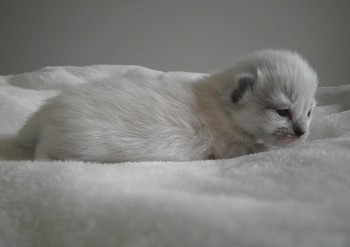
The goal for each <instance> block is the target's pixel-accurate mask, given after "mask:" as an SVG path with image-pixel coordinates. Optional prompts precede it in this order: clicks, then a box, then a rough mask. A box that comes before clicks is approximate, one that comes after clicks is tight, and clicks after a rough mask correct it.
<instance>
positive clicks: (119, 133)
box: [18, 50, 318, 162]
mask: <svg viewBox="0 0 350 247" xmlns="http://www.w3.org/2000/svg"><path fill="white" fill-rule="evenodd" d="M317 84H318V82H317V75H316V73H315V72H314V71H313V69H312V68H311V67H310V66H309V65H308V63H307V62H306V61H305V60H304V59H303V58H301V57H300V56H299V55H298V54H296V53H292V52H289V51H280V50H265V51H258V52H255V53H252V54H250V55H248V56H245V57H242V58H241V59H239V60H238V61H237V62H236V63H235V64H234V65H233V67H231V68H229V69H226V70H224V71H221V72H219V73H215V74H212V75H208V76H203V77H202V78H201V79H199V80H195V81H190V82H179V81H175V80H169V81H166V82H162V83H160V82H158V81H150V80H146V78H145V80H144V81H137V82H133V81H129V80H127V79H121V80H119V81H116V82H99V83H90V84H86V85H82V86H80V87H78V88H73V89H71V90H69V91H66V92H63V93H62V94H60V95H59V96H57V97H55V98H53V99H51V100H49V101H48V102H47V103H46V104H44V105H43V106H42V108H41V109H39V111H38V112H36V113H35V114H33V116H32V117H31V118H30V119H29V120H28V121H27V123H26V124H25V125H24V127H23V128H22V129H21V130H20V131H19V133H18V138H19V141H20V143H21V144H22V145H24V146H26V147H35V158H36V159H59V160H65V159H70V160H83V161H95V162H123V161H156V160H162V161H165V160H169V161H186V160H203V159H223V158H231V157H235V156H239V155H244V154H250V153H255V152H260V151H264V150H267V149H268V147H270V146H286V145H291V144H297V143H299V142H302V141H304V140H305V138H306V137H307V135H308V133H309V123H310V120H311V115H312V110H313V108H314V107H315V99H314V95H315V92H316V88H317Z"/></svg>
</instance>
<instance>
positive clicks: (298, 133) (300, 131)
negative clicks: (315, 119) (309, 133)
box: [294, 126, 305, 137]
mask: <svg viewBox="0 0 350 247" xmlns="http://www.w3.org/2000/svg"><path fill="white" fill-rule="evenodd" d="M294 133H295V135H296V136H297V137H300V136H302V135H304V134H305V130H303V129H302V128H300V127H298V126H296V127H294Z"/></svg>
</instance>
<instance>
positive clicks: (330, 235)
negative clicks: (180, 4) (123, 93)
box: [0, 65, 350, 247]
mask: <svg viewBox="0 0 350 247" xmlns="http://www.w3.org/2000/svg"><path fill="white" fill-rule="evenodd" d="M198 76H200V74H195V73H184V72H168V73H163V72H160V71H154V70H150V69H146V68H142V67H136V66H110V65H108V66H107V65H99V66H89V67H50V68H44V69H41V70H39V71H35V72H32V73H25V74H19V75H13V76H3V77H0V159H1V161H0V246H16V247H17V246H18V247H20V246H36V247H37V246H39V247H40V246H45V247H46V246H60V247H61V246H152V247H154V246H201V247H203V246H259V247H262V246H291V247H295V246H315V247H316V246H317V247H320V246H327V247H329V246H333V247H335V246H344V247H345V246H350V235H349V233H350V213H349V212H350V111H349V109H350V85H344V86H336V87H323V88H319V90H318V92H317V100H318V107H317V108H316V111H315V116H314V119H313V122H312V124H311V134H310V136H309V139H308V142H307V143H305V144H302V145H300V146H296V147H290V148H286V149H280V150H274V151H270V152H266V153H259V154H254V155H247V156H242V157H238V158H234V159H228V160H210V161H196V162H140V163H121V164H108V165H106V164H95V163H83V162H76V161H64V162H59V161H54V162H45V161H40V162H39V161H30V159H31V158H32V153H31V152H30V151H27V150H22V149H20V148H19V147H17V146H16V144H15V139H14V137H15V134H16V132H17V130H18V129H19V128H20V127H21V126H22V125H23V124H24V121H25V120H26V119H27V117H28V116H29V115H30V114H31V113H32V112H33V111H35V110H36V109H37V108H38V107H39V106H40V104H41V103H42V102H43V101H44V100H45V99H47V98H49V97H52V96H53V95H55V94H57V93H58V92H59V91H60V90H61V89H64V88H69V87H74V86H76V85H79V84H81V83H86V82H96V83H98V82H99V81H101V80H115V81H116V83H117V81H118V78H121V77H127V78H129V79H132V78H140V77H141V78H142V77H148V78H154V80H166V79H167V78H172V79H177V80H183V81H184V83H185V81H186V80H193V79H195V78H197V77H198Z"/></svg>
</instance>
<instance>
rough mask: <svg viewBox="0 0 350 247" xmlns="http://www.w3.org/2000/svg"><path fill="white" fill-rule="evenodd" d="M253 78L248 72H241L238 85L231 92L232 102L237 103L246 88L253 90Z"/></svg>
mask: <svg viewBox="0 0 350 247" xmlns="http://www.w3.org/2000/svg"><path fill="white" fill-rule="evenodd" d="M254 85H255V78H254V77H253V76H252V75H250V74H243V75H241V76H240V77H239V79H238V85H237V87H236V88H235V89H234V90H233V92H232V94H231V99H232V102H233V103H235V104H237V103H238V101H239V100H240V99H241V98H242V96H243V95H244V94H245V92H246V91H247V90H249V89H250V90H253V88H254Z"/></svg>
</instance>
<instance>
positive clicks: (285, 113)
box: [276, 109, 291, 117]
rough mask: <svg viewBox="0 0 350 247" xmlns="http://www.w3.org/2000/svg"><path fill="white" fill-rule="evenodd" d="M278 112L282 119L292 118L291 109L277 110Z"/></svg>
mask: <svg viewBox="0 0 350 247" xmlns="http://www.w3.org/2000/svg"><path fill="white" fill-rule="evenodd" d="M276 112H277V113H278V115H280V116H281V117H290V115H291V112H290V110H289V109H276Z"/></svg>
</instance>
